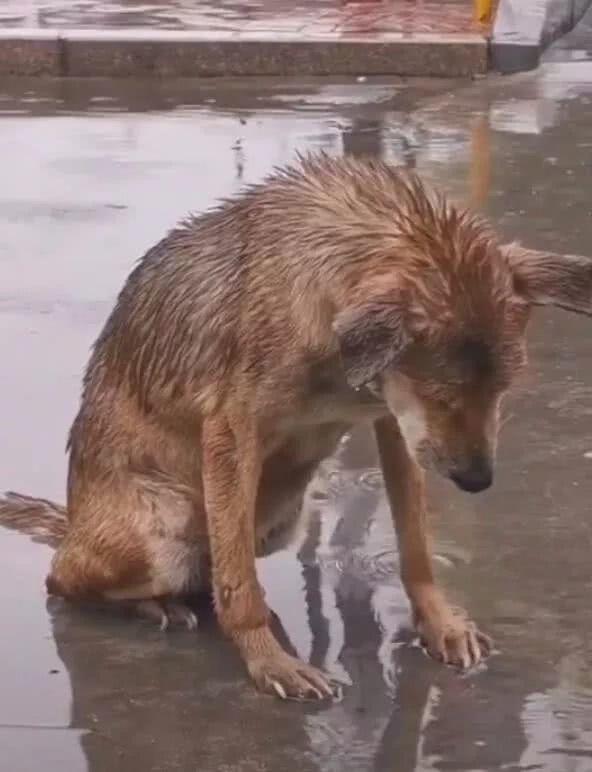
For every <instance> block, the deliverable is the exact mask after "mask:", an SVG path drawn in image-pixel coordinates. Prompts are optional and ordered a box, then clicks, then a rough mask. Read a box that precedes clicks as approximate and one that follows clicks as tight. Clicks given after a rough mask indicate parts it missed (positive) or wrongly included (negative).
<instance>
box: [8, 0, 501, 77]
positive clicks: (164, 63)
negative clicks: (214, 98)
mask: <svg viewBox="0 0 592 772" xmlns="http://www.w3.org/2000/svg"><path fill="white" fill-rule="evenodd" d="M197 5H198V7H196V6H197ZM27 9H28V10H27V11H26V12H24V11H23V8H22V4H20V3H15V2H12V1H11V0H9V2H8V3H5V4H4V7H3V9H2V11H0V74H24V75H31V74H49V75H62V76H63V75H74V76H108V77H119V76H158V77H162V76H175V75H178V76H208V75H213V76H228V75H296V74H297V75H352V74H354V75H360V74H362V75H366V74H367V75H373V74H374V75H378V74H385V75H420V76H421V75H425V76H430V75H447V76H453V77H454V76H464V75H472V74H474V73H481V72H484V71H485V70H486V68H487V40H486V32H487V30H486V29H485V28H484V27H483V26H482V25H479V24H477V23H476V22H475V21H474V19H473V3H472V2H471V0H448V2H445V3H443V4H442V3H434V2H417V3H416V2H413V3H411V2H405V0H400V1H398V2H361V3H341V2H335V0H332V1H330V0H325V2H320V3H313V2H311V1H307V0H305V1H304V2H300V3H296V4H295V5H292V4H288V3H286V2H284V1H283V0H280V1H279V2H269V1H268V2H263V3H260V4H259V5H256V6H255V5H252V4H248V5H237V4H231V3H227V2H218V3H213V4H209V5H208V4H202V3H200V4H194V3H184V2H178V3H175V4H174V5H173V4H171V3H167V4H165V3H160V4H159V3H156V4H155V5H154V6H150V7H149V8H147V7H146V6H145V5H140V4H139V3H136V2H134V1H133V0H132V2H129V3H125V5H121V4H118V3H116V2H114V1H108V2H106V3H101V4H99V3H96V2H92V1H91V2H88V3H84V4H79V5H74V6H73V5H72V4H71V3H68V4H66V3H62V4H60V3H57V4H55V5H52V6H51V7H48V6H47V4H45V3H41V2H36V0H33V2H29V3H28V5H27Z"/></svg>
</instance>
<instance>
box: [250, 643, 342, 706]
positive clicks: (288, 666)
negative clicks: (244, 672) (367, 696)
mask: <svg viewBox="0 0 592 772" xmlns="http://www.w3.org/2000/svg"><path fill="white" fill-rule="evenodd" d="M247 667H248V669H249V673H250V674H251V677H252V678H253V680H254V681H255V683H256V684H257V687H258V688H259V689H260V690H261V691H264V692H267V693H268V694H273V695H275V696H276V697H280V698H281V699H283V700H287V699H293V700H325V699H331V698H335V697H338V696H339V694H340V691H341V689H340V686H339V685H338V684H337V683H335V682H334V681H333V680H332V679H331V678H329V676H328V675H326V674H325V673H323V672H322V671H321V670H318V669H317V668H316V667H313V666H312V665H307V664H306V663H304V662H301V661H300V660H299V659H296V657H291V656H290V655H289V654H286V653H285V652H284V651H280V652H277V653H274V654H273V655H272V654H270V655H267V656H265V657H261V658H257V659H252V660H250V661H249V662H247Z"/></svg>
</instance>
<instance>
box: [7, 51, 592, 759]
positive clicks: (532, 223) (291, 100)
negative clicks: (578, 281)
mask: <svg viewBox="0 0 592 772" xmlns="http://www.w3.org/2000/svg"><path fill="white" fill-rule="evenodd" d="M550 58H554V59H555V60H556V61H552V62H549V63H548V64H546V65H544V66H543V67H542V68H541V69H540V70H539V71H538V72H537V73H531V74H528V75H521V76H517V77H514V78H499V79H496V78H493V79H491V80H485V81H479V82H478V83H474V84H471V85H467V84H466V83H454V82H447V81H438V82H430V81H425V82H418V83H416V82H413V83H396V82H393V81H390V82H389V81H384V80H383V81H380V80H372V79H370V80H368V81H366V82H364V83H356V82H351V81H349V82H346V81H341V82H339V81H331V82H328V81H306V82H305V81H284V82H281V81H261V82H245V81H243V82H242V83H239V82H228V81H225V82H213V81H210V82H208V83H206V84H204V83H195V82H183V83H140V82H129V83H118V84H114V83H109V82H103V83H100V82H89V81H86V82H84V83H80V82H78V81H75V80H72V81H68V82H63V81H62V82H52V81H48V82H42V81H39V80H35V81H31V82H30V83H27V82H23V81H22V80H21V81H18V82H17V81H13V82H6V81H5V82H2V83H1V84H0V154H1V155H0V157H1V161H2V169H3V178H4V179H5V180H6V182H5V184H4V185H3V186H2V188H1V190H0V264H1V266H2V271H1V277H2V282H1V285H0V351H1V352H2V362H3V370H2V379H1V390H2V400H1V402H0V425H1V426H2V427H3V434H2V443H1V447H0V454H1V455H0V459H1V463H0V489H4V488H12V489H16V490H21V491H23V492H27V493H30V494H34V495H42V496H47V497H52V498H55V499H58V500H63V498H64V484H65V466H66V459H65V456H64V452H63V448H64V440H65V435H66V432H67V429H68V426H69V422H70V420H71V418H72V416H73V414H74V412H75V410H76V405H77V400H78V394H79V387H80V376H81V371H82V368H83V365H84V362H85V360H86V357H87V355H88V349H89V346H90V344H91V342H92V340H93V339H94V338H95V336H96V335H97V333H98V330H99V329H100V326H101V324H102V323H103V321H104V319H105V317H106V315H107V313H108V310H109V308H110V306H111V304H112V303H113V300H114V297H115V294H116V292H117V291H118V289H119V287H120V285H121V283H122V281H123V279H124V277H125V276H126V274H127V273H128V271H129V270H130V268H131V266H132V264H133V263H134V261H135V259H136V258H137V257H138V256H139V255H140V254H141V253H142V252H143V251H144V250H145V249H146V248H147V247H148V246H149V245H151V244H152V243H153V242H154V241H155V240H156V239H158V238H159V237H160V236H161V235H162V233H163V232H164V231H165V230H166V229H167V228H168V227H170V226H171V225H172V224H173V223H174V222H175V221H176V220H177V219H178V218H179V217H181V216H182V215H183V214H184V213H186V212H187V211H188V210H190V209H193V210H201V209H203V208H204V207H206V206H208V205H209V204H211V203H212V201H213V200H214V199H215V198H217V197H219V196H223V195H227V194H229V193H231V192H233V191H235V190H237V189H238V188H239V187H240V186H241V185H242V184H243V183H246V182H250V181H253V180H257V179H259V178H260V177H261V176H262V175H263V174H264V173H265V171H267V170H268V169H269V168H270V167H271V166H272V165H273V164H275V163H280V162H283V161H286V160H287V159H289V158H291V157H293V154H294V152H295V151H296V150H297V149H298V150H305V149H311V148H316V149H320V148H323V149H326V150H328V151H329V152H335V153H341V152H347V153H362V152H363V153H374V154H379V155H381V156H383V157H386V158H388V159H390V160H392V161H394V162H400V163H404V164H407V165H409V166H412V167H415V168H416V169H418V170H419V171H420V173H422V174H424V175H425V176H426V177H428V178H430V179H431V180H433V181H435V182H437V183H438V184H439V185H441V186H443V187H444V188H445V189H447V190H449V191H450V192H451V194H452V195H453V196H455V197H458V198H461V199H463V200H466V201H469V202H471V203H472V204H473V205H475V206H478V207H480V208H482V209H483V210H484V211H485V212H486V213H487V214H488V215H489V216H490V217H491V218H492V220H493V221H494V222H495V223H496V225H497V226H498V227H499V229H500V230H501V232H502V233H503V234H504V236H506V237H507V238H516V237H518V238H520V239H522V240H523V241H524V242H525V243H526V244H528V245H530V246H533V247H541V248H549V249H553V250H557V251H565V252H568V251H571V252H576V253H577V252H580V253H588V254H591V253H592V246H591V244H592V238H591V236H592V205H591V203H590V193H589V191H590V188H589V174H590V161H591V159H592V138H591V135H590V114H591V105H592V64H590V63H589V62H588V61H586V60H585V56H584V55H583V54H582V55H581V56H575V55H574V54H573V52H571V51H567V52H564V53H563V54H562V53H560V52H558V51H557V49H555V50H554V51H553V52H552V53H551V54H550ZM591 325H592V322H591V321H590V320H588V319H584V318H578V317H570V316H569V315H567V314H562V313H560V312H541V313H539V314H537V316H536V320H535V323H534V324H533V326H532V330H531V334H530V341H531V345H530V352H531V365H530V368H529V371H528V373H527V374H526V376H525V377H524V378H523V380H522V381H521V383H520V384H519V386H518V388H517V389H516V393H515V397H514V398H513V399H512V400H511V401H510V402H509V403H508V406H507V423H506V425H505V427H504V430H503V434H502V442H501V447H500V459H499V465H498V474H497V479H496V483H495V485H494V487H493V489H492V490H491V491H490V492H487V493H486V494H482V495H480V496H478V497H470V496H467V495H463V494H461V493H460V492H458V491H455V490H454V489H452V487H451V486H449V485H448V484H446V483H445V482H443V481H439V480H433V481H432V482H431V487H432V492H431V493H432V495H431V506H432V510H433V524H434V530H435V551H436V555H437V565H438V570H439V574H440V578H441V581H442V583H443V584H444V585H445V587H446V588H447V590H448V592H449V593H450V595H451V597H452V598H453V599H454V600H455V601H456V602H459V603H461V604H462V605H464V606H465V607H466V608H468V609H469V610H470V612H471V614H472V615H474V617H475V618H476V619H477V620H478V621H479V623H480V624H481V626H482V627H483V628H484V629H486V630H487V631H488V632H490V633H492V634H493V635H494V636H495V638H496V643H497V646H498V649H499V653H498V654H497V655H496V656H494V657H493V658H492V659H491V660H490V662H489V663H488V664H487V666H486V667H484V668H483V669H481V670H480V671H479V672H476V673H472V674H470V675H468V676H459V675H457V674H456V673H454V672H452V671H449V670H446V669H443V668H441V667H440V666H438V665H436V664H434V663H432V662H431V661H430V660H428V659H427V658H426V657H425V656H424V655H423V654H422V652H421V651H420V650H419V649H418V648H417V647H416V646H415V645H414V644H413V640H412V636H411V635H410V633H409V629H408V606H407V602H406V600H405V597H404V594H403V591H402V588H401V585H400V583H399V580H398V578H397V573H396V569H397V554H396V550H395V543H394V537H393V533H392V527H391V525H390V522H389V515H388V511H387V506H386V502H385V499H384V495H383V492H382V486H381V481H380V475H379V473H378V471H377V468H376V457H375V452H374V448H373V445H372V442H371V439H370V438H369V436H367V435H366V434H365V433H357V434H355V435H353V436H352V437H351V438H350V439H349V440H348V441H347V442H345V443H344V444H343V446H342V447H341V449H340V451H339V453H338V455H337V456H336V457H335V458H334V459H331V460H330V461H329V462H327V463H326V464H325V465H324V467H323V469H322V470H321V472H320V474H319V477H318V479H317V480H316V482H315V484H314V485H313V486H312V488H311V490H310V495H309V497H308V502H307V506H308V507H309V508H310V510H311V527H310V531H309V533H308V534H307V537H306V540H305V542H304V543H303V544H302V545H301V546H300V547H299V548H295V549H294V550H291V551H287V552H283V553H281V554H278V555H275V556H273V557H271V558H268V559H266V560H263V561H260V564H259V571H260V576H261V579H262V581H263V583H264V584H265V586H266V590H267V594H268V599H269V602H270V604H271V606H272V607H273V608H274V610H275V611H276V612H277V614H278V615H279V616H280V618H281V621H282V623H283V626H284V629H285V633H286V635H287V637H288V638H289V640H290V641H291V643H292V645H293V646H294V647H295V648H296V649H297V650H298V652H299V653H300V654H301V655H302V656H303V657H305V658H309V659H311V660H312V661H313V662H314V663H316V664H318V665H323V666H325V667H327V668H329V669H330V670H333V671H334V672H335V673H337V674H340V673H342V674H345V673H347V674H348V675H349V677H350V678H351V679H352V681H353V685H352V687H351V688H350V689H348V690H347V692H346V695H345V697H344V699H343V701H342V702H341V703H339V704H336V705H332V706H328V707H327V706H323V707H318V706H302V705H298V704H284V703H280V702H279V701H275V700H273V699H271V698H266V697H261V696H259V695H257V694H256V693H255V692H254V690H253V689H252V688H251V686H250V684H249V683H248V682H247V680H246V678H245V676H244V673H243V670H242V667H241V665H240V663H239V661H238V658H237V656H236V654H235V652H234V651H233V650H232V648H231V647H230V645H228V644H226V643H224V642H222V639H221V637H220V635H219V634H218V632H217V630H216V627H215V625H214V623H213V620H211V618H207V617H206V621H205V623H204V625H203V628H202V629H201V630H200V631H199V633H198V634H197V635H196V634H190V633H185V632H174V633H169V634H162V633H160V632H158V631H157V630H156V629H154V628H153V627H151V626H150V624H148V623H144V622H141V621H136V620H131V619H125V618H120V617H118V616H111V615H107V614H104V613H99V612H93V611H90V610H85V611H83V610H78V609H73V608H71V607H68V606H66V605H64V604H62V603H60V602H51V603H48V602H47V599H46V597H45V594H44V591H43V577H44V574H45V571H46V569H47V564H48V561H49V558H50V552H49V550H48V549H46V548H44V547H41V546H38V545H35V544H32V543H31V542H29V541H28V540H27V539H26V538H24V537H21V536H18V535H15V534H11V533H7V532H3V531H0V608H1V609H2V616H3V627H2V629H3V634H2V636H0V684H2V689H1V691H0V749H1V751H0V770H1V772H33V771H35V772H36V771H37V770H40V769H43V770H46V771H47V772H58V770H59V771H60V772H62V771H63V770H68V772H79V771H82V770H89V772H107V771H109V772H118V771H119V770H121V771H122V772H123V770H125V772H136V770H137V771H138V772H140V770H141V771H142V772H153V771H154V772H156V771H157V770H159V771H160V770H167V771H168V770H182V771H183V772H185V771H189V770H191V771H193V770H200V771H201V770H204V772H210V771H212V772H213V771H214V770H219V771H220V772H238V771H239V770H240V772H243V771H244V772H268V771H269V772H272V771H273V772H276V771H278V772H279V771H280V770H288V771H289V770H298V771H299V772H350V771H351V772H366V771H368V772H370V771H372V772H387V771H388V772H413V771H415V770H417V772H427V771H428V770H438V771H442V772H460V771H461V770H463V771H465V772H482V771H487V772H489V771H490V770H491V771H493V770H507V771H509V772H518V770H521V771H524V772H526V770H549V772H589V771H590V769H592V676H591V668H590V663H591V661H592V644H591V640H592V610H591V606H590V597H591V592H592V565H591V560H590V553H591V548H592V518H591V515H590V501H591V499H592V457H591V455H592V334H591V331H592V327H591Z"/></svg>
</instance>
